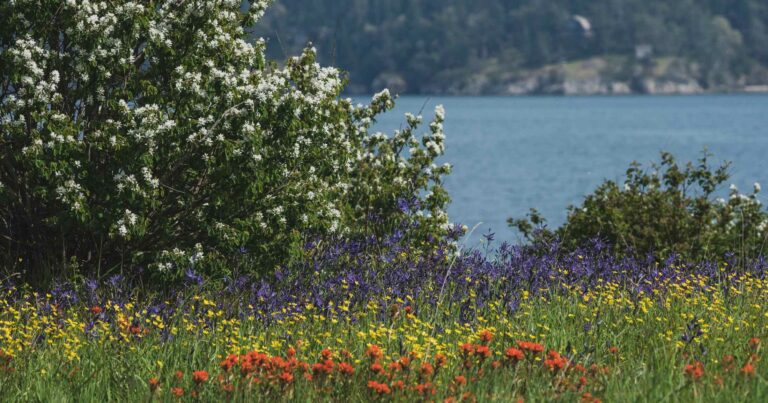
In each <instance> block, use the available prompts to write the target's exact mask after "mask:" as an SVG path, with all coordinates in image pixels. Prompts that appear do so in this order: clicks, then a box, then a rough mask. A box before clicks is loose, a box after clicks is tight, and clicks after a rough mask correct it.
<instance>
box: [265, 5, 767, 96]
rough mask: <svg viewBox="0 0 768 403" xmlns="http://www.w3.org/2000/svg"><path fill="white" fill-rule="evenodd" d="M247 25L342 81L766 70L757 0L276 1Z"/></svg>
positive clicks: (399, 85) (602, 78)
mask: <svg viewBox="0 0 768 403" xmlns="http://www.w3.org/2000/svg"><path fill="white" fill-rule="evenodd" d="M255 34H257V35H260V36H264V37H266V38H268V40H269V42H270V43H269V51H270V52H271V56H273V57H276V58H283V57H284V56H285V55H288V54H294V53H296V51H297V49H299V48H301V47H302V46H303V45H305V44H306V43H307V42H310V41H311V42H313V43H314V44H315V45H316V47H317V48H318V50H319V53H320V56H321V62H323V63H330V64H335V65H338V66H340V67H342V68H343V69H345V70H347V71H349V73H350V84H351V86H350V90H351V91H352V92H370V91H373V90H375V89H376V88H379V87H382V86H390V87H393V88H394V89H395V90H398V91H399V92H409V93H532V92H533V93H536V92H545V93H579V92H586V93H595V92H630V91H631V92H699V91H713V90H739V89H745V88H747V89H749V88H752V89H757V88H759V87H756V86H758V85H762V84H765V83H766V82H767V81H768V74H767V73H766V68H765V66H767V65H768V46H767V45H768V2H766V1H765V0H674V1H669V0H344V1H330V0H277V2H276V4H275V5H274V6H273V7H272V8H271V9H270V10H269V12H268V13H267V18H266V19H265V21H263V23H262V24H260V25H259V27H258V28H257V31H256V32H255Z"/></svg>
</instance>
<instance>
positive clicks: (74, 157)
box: [0, 0, 450, 269]
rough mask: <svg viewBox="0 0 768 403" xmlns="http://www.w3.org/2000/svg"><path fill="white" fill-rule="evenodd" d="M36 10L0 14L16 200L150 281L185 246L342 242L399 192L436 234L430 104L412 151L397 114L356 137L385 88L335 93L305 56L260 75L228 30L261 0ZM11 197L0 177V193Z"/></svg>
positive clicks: (259, 66) (180, 257)
mask: <svg viewBox="0 0 768 403" xmlns="http://www.w3.org/2000/svg"><path fill="white" fill-rule="evenodd" d="M49 3H50V4H49ZM49 3H44V4H41V3H40V2H39V1H38V0H14V1H12V2H10V3H7V4H5V5H0V25H1V24H5V26H6V27H10V26H13V30H15V32H16V33H17V34H16V35H10V36H9V35H6V37H8V38H13V39H12V41H10V42H7V43H6V42H2V43H0V74H2V76H0V132H1V133H3V134H2V137H0V146H4V147H14V150H15V151H18V153H12V154H13V155H18V156H19V157H18V158H17V159H16V160H14V161H9V163H10V164H12V165H13V166H14V167H17V169H18V170H23V171H24V172H27V173H28V174H29V175H30V177H34V178H35V180H37V181H39V182H40V183H49V184H50V185H51V186H50V188H51V189H53V190H52V191H50V192H47V193H45V192H39V193H38V194H36V195H37V196H36V197H38V199H35V200H34V202H35V203H38V204H39V205H41V206H47V205H48V203H49V202H50V201H51V200H55V201H56V202H57V203H61V204H63V205H64V206H66V211H67V212H66V213H64V212H55V213H52V214H55V215H57V214H59V215H60V214H65V215H67V217H68V218H74V219H75V220H76V221H77V222H79V224H78V225H79V227H77V228H72V229H70V230H72V231H75V230H78V231H81V234H82V235H83V236H84V237H85V235H87V237H88V238H89V239H90V238H98V237H93V234H99V233H107V234H108V235H109V237H110V239H112V240H114V242H115V245H119V247H120V248H129V250H128V251H129V253H130V248H131V247H135V248H137V249H136V251H135V252H136V253H137V256H138V255H141V256H156V257H157V260H156V263H157V265H162V267H164V268H166V269H167V268H169V267H171V266H169V265H168V264H169V263H168V262H170V261H173V262H175V263H177V264H175V265H174V267H182V263H181V262H182V261H186V263H187V264H188V263H190V262H192V263H194V262H198V261H200V259H201V256H202V255H200V253H202V251H203V250H205V251H212V252H215V253H219V254H226V253H227V252H226V251H228V250H235V249H236V248H237V247H240V246H243V245H251V246H254V247H255V246H256V245H260V246H262V247H263V248H262V253H263V254H265V255H268V254H269V251H270V250H280V248H282V247H283V245H280V243H281V242H285V241H284V240H283V238H284V236H283V235H284V234H290V233H293V232H297V231H298V232H305V231H315V232H321V233H322V232H324V231H331V232H344V231H349V230H350V228H351V226H354V225H357V224H358V221H359V220H364V219H366V217H365V216H366V214H367V213H368V212H370V211H371V208H370V204H371V203H373V204H376V203H378V202H376V200H378V199H377V198H380V199H382V200H389V201H390V204H391V201H392V200H395V199H396V198H413V197H417V198H419V199H420V203H418V204H419V206H420V207H419V209H420V215H421V217H424V218H423V221H424V222H425V223H436V224H439V225H436V228H437V227H442V225H444V224H445V223H447V215H446V214H445V211H444V206H445V204H446V203H447V195H446V194H445V192H444V190H442V188H441V186H440V177H441V176H442V175H444V174H446V173H448V172H449V171H450V167H449V166H447V165H443V166H438V165H437V164H436V161H435V160H436V158H438V157H439V156H441V155H442V154H443V153H444V150H445V143H444V139H445V136H444V134H443V121H444V119H445V112H444V110H443V108H442V107H438V108H436V110H435V115H436V117H435V119H434V120H433V121H432V122H431V123H430V125H429V132H428V133H426V134H424V135H423V136H421V137H420V139H419V138H418V137H417V134H416V130H417V127H418V125H419V124H420V123H421V120H422V119H421V117H415V116H412V115H409V116H408V117H407V122H408V127H407V128H406V129H405V130H401V131H398V132H396V133H395V134H394V136H392V137H389V136H387V135H384V134H381V133H376V134H369V133H368V130H369V128H370V126H371V125H372V124H373V122H374V120H375V116H376V115H377V114H378V113H381V112H383V111H385V110H388V109H391V108H392V107H393V105H394V100H393V98H392V96H391V94H390V93H389V91H387V90H384V91H382V92H381V93H379V94H376V95H375V96H374V97H373V99H372V102H371V105H369V106H353V105H352V102H351V101H350V100H345V99H340V98H339V93H340V92H341V90H342V85H343V80H342V78H341V75H340V72H339V71H338V70H337V69H335V68H330V67H323V66H320V65H319V64H318V63H317V62H316V60H315V54H316V51H315V50H314V48H312V47H311V46H309V47H307V49H306V50H305V51H304V52H303V53H302V54H301V55H299V56H297V57H294V58H291V59H289V60H288V61H287V62H286V63H285V65H284V67H275V66H274V65H271V64H269V63H267V61H266V58H265V56H264V51H265V46H266V45H265V42H264V41H263V40H261V39H259V40H250V39H249V38H248V35H247V32H246V30H245V27H247V26H248V24H252V23H254V22H256V21H258V19H259V18H261V16H263V14H264V10H265V9H266V7H267V5H268V3H269V1H266V0H260V1H253V2H248V4H249V7H248V9H247V10H245V9H244V8H243V6H244V3H243V2H241V1H239V0H223V1H222V0H215V1H214V0H203V1H177V0H160V1H157V2H153V3H147V2H145V1H137V0H136V1H131V0H117V1H98V0H67V1H64V2H61V4H54V3H56V2H49ZM150 4H151V5H150ZM54 14H55V15H56V16H57V17H56V18H55V19H53V21H55V22H51V21H52V19H51V18H50V17H51V15H54ZM46 24H55V25H54V26H46ZM43 26H45V27H46V28H45V29H43V28H42V27H43ZM2 29H8V28H0V30H2ZM51 32H58V35H51ZM6 81H9V82H10V85H7V86H5V87H3V86H2V84H3V82H6ZM20 186H21V184H20V183H19V182H17V181H14V180H13V179H12V178H10V176H8V174H7V172H6V171H1V170H0V197H3V196H2V195H4V194H10V193H9V192H19V191H21V190H22V189H20V188H19V187H20ZM422 193H423V194H422ZM10 199H13V198H10ZM49 199H50V200H49ZM0 201H2V200H0ZM374 202H376V203H374ZM379 204H380V203H379ZM7 206H8V207H0V209H3V208H6V209H7V212H9V213H10V212H11V211H16V209H20V210H23V209H24V208H25V206H22V205H13V204H7ZM48 218H50V217H44V219H48ZM58 218H61V217H57V220H58ZM57 220H53V219H52V220H50V221H51V222H54V221H57ZM70 221H71V220H70ZM145 236H146V237H148V239H150V238H151V239H152V243H151V245H149V246H148V245H147V244H145V243H142V237H145ZM73 237H74V238H76V237H77V234H76V233H75V234H73ZM131 242H135V244H131ZM99 247H102V246H101V245H100V246H99ZM107 247H109V245H107ZM147 248H150V249H152V248H154V249H153V250H147ZM169 251H170V252H169ZM161 257H162V258H161ZM158 267H160V266H158Z"/></svg>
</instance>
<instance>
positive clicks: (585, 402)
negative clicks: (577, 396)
mask: <svg viewBox="0 0 768 403" xmlns="http://www.w3.org/2000/svg"><path fill="white" fill-rule="evenodd" d="M581 402H582V403H600V399H598V398H596V397H594V396H592V394H591V393H589V392H586V393H584V394H583V395H581Z"/></svg>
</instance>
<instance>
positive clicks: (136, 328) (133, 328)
mask: <svg viewBox="0 0 768 403" xmlns="http://www.w3.org/2000/svg"><path fill="white" fill-rule="evenodd" d="M128 331H130V332H131V334H133V335H139V334H141V327H139V326H138V325H132V326H131V327H129V328H128Z"/></svg>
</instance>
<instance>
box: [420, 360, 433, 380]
mask: <svg viewBox="0 0 768 403" xmlns="http://www.w3.org/2000/svg"><path fill="white" fill-rule="evenodd" d="M434 373H435V368H434V367H432V364H430V363H428V362H423V363H421V375H422V376H424V377H430V376H432V374H434Z"/></svg>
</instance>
